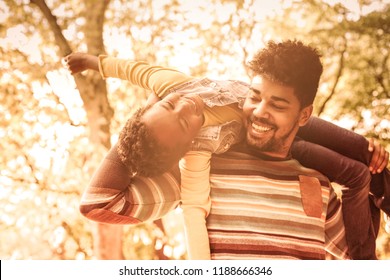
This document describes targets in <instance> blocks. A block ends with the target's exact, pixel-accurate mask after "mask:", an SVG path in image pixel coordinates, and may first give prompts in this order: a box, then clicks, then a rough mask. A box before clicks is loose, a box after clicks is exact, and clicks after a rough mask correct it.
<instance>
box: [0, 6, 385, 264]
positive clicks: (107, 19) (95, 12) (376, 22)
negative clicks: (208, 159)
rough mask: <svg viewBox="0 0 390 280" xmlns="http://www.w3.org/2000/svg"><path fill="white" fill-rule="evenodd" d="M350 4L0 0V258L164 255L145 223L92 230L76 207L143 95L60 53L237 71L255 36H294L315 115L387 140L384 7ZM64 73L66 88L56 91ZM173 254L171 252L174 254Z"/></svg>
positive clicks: (156, 232) (158, 235)
mask: <svg viewBox="0 0 390 280" xmlns="http://www.w3.org/2000/svg"><path fill="white" fill-rule="evenodd" d="M359 3H360V10H358V11H353V10H352V9H351V8H350V7H349V6H348V5H347V6H346V5H342V4H337V5H330V4H327V2H325V1H317V0H310V1H282V2H281V3H279V4H277V3H276V2H275V1H268V2H267V1H263V0H261V1H256V0H240V1H233V0H225V1H217V0H210V1H206V2H202V1H195V2H194V1H176V0H170V1H152V0H134V1H125V0H111V1H108V0H103V1H93V0H68V1H58V0H52V1H45V0H31V1H27V0H14V1H11V0H5V1H3V2H1V3H0V11H5V12H6V13H5V15H4V19H3V20H2V19H1V18H2V17H0V26H1V29H0V32H1V35H2V36H1V38H4V39H0V52H1V57H0V65H1V67H0V74H1V75H0V89H1V91H0V100H1V103H0V135H1V136H2V140H3V141H2V142H1V143H0V145H1V146H0V147H1V148H2V151H5V152H3V155H2V157H1V158H0V170H1V173H0V183H1V185H3V186H4V188H3V190H0V203H1V205H4V207H2V209H4V213H2V215H1V217H0V219H1V221H2V223H0V237H1V239H2V240H6V239H7V238H10V237H9V236H12V237H11V238H10V239H9V240H11V241H10V242H7V243H2V244H1V245H0V246H1V247H0V252H7V253H8V254H6V253H3V254H5V258H10V257H13V258H28V257H32V258H47V259H49V258H58V259H73V258H94V257H96V258H110V259H121V258H166V256H164V254H163V252H162V251H163V249H162V247H163V246H161V244H166V245H167V247H169V246H170V247H175V248H178V247H180V246H182V245H179V243H180V242H179V241H177V240H179V239H180V238H177V240H174V238H171V236H169V234H168V235H166V234H164V232H163V231H162V229H164V226H163V225H162V224H161V223H159V222H158V223H157V224H144V225H140V226H136V227H134V226H130V227H124V228H123V227H117V226H107V225H96V228H95V226H93V225H94V224H91V223H87V222H86V221H85V219H83V218H82V217H80V215H79V213H78V211H77V208H78V201H79V197H80V195H81V193H82V189H83V188H84V187H85V186H86V185H87V184H88V181H89V179H90V177H91V176H92V173H93V171H94V170H95V169H96V168H97V165H98V163H99V162H100V161H101V159H102V157H103V156H104V155H105V153H106V151H107V149H109V148H110V147H111V139H115V137H116V135H117V133H118V132H119V130H120V128H121V127H122V125H123V122H124V120H126V119H127V118H128V116H129V115H130V114H131V113H132V112H133V110H134V109H135V108H137V107H138V106H139V105H142V104H143V103H144V101H145V99H146V96H147V94H148V92H146V91H144V90H140V89H138V88H135V87H131V86H129V84H127V83H125V82H119V81H116V80H110V79H108V80H102V79H101V77H100V75H98V74H96V73H92V71H90V72H86V73H83V74H79V75H76V76H74V77H70V76H69V75H67V74H66V71H65V70H64V69H63V68H62V65H61V62H60V60H61V58H62V57H64V56H65V55H67V54H69V53H70V52H72V51H83V52H89V53H92V54H102V53H107V54H112V55H116V56H120V57H126V58H132V59H137V60H147V61H149V62H151V63H157V64H162V65H170V66H172V67H176V68H180V69H181V70H182V71H185V72H187V73H189V74H192V75H199V76H200V75H205V74H208V75H210V76H213V77H217V78H222V79H224V78H234V79H243V80H247V81H248V80H249V77H248V74H249V73H248V72H247V69H246V67H245V62H246V61H247V60H248V58H250V57H251V55H252V54H253V53H254V52H255V51H256V50H258V49H259V48H261V47H262V46H263V44H264V43H265V41H267V40H269V39H274V40H279V39H287V38H297V39H302V40H304V41H306V42H310V43H311V44H313V45H315V46H316V47H318V48H319V49H320V51H321V52H322V53H323V61H324V75H323V79H322V81H321V88H320V92H319V98H318V101H317V103H316V104H315V105H316V106H315V107H316V113H317V114H319V115H321V116H324V117H328V118H330V119H332V120H341V119H345V118H346V117H347V119H348V121H349V122H350V123H351V125H350V128H352V129H355V130H356V131H358V132H360V133H362V134H364V135H366V136H376V137H379V138H380V139H381V140H382V143H384V144H385V145H386V144H387V145H389V141H390V131H389V130H390V128H389V127H390V125H389V122H388V112H387V111H388V106H389V99H390V98H389V87H390V85H389V81H390V78H389V69H390V67H389V66H390V65H389V63H390V62H389V49H390V46H389V42H390V39H389V35H388V34H390V32H389V26H390V23H389V22H390V19H389V4H383V3H382V4H381V1H377V0H370V1H359ZM374 4H376V9H375V10H373V11H371V12H363V11H364V10H365V9H367V7H373V6H375V5H374ZM380 4H381V5H382V6H380ZM277 5H279V6H277ZM362 50H364V51H362ZM64 80H66V82H65V81H64ZM69 83H70V84H72V83H74V88H72V89H69V88H68V87H67V90H68V91H70V92H67V93H63V88H64V87H65V85H66V86H68V84H69ZM69 97H71V98H69ZM114 112H115V114H114ZM345 116H346V117H345ZM367 116H370V117H369V118H368V117H367ZM26 209H28V211H26ZM169 227H171V228H172V227H173V228H175V226H168V227H167V228H166V229H167V230H168V231H169ZM176 231H179V229H176ZM123 233H124V234H123ZM27 236H29V238H27ZM141 237H142V238H141ZM26 239H28V240H29V241H28V243H27V244H28V245H26V246H23V248H19V247H20V246H18V243H19V241H20V240H26ZM383 240H385V241H386V240H387V239H386V238H384V239H383ZM92 242H93V243H94V244H95V246H92V244H91V243H92ZM113 242H115V243H113ZM384 243H385V242H384ZM145 244H147V245H145ZM34 246H35V247H34ZM156 246H157V253H156ZM92 247H94V248H95V249H96V251H95V252H92V251H91V250H92V249H91V248H92ZM15 248H17V249H15ZM34 248H35V249H34ZM184 257H185V250H182V249H180V250H179V253H178V255H177V256H176V257H175V258H184Z"/></svg>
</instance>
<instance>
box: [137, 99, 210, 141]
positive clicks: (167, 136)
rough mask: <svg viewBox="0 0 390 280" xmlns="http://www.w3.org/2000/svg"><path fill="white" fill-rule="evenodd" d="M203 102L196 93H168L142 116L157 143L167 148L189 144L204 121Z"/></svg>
mask: <svg viewBox="0 0 390 280" xmlns="http://www.w3.org/2000/svg"><path fill="white" fill-rule="evenodd" d="M203 110H204V103H203V101H202V99H201V98H200V97H199V96H197V95H192V94H188V95H184V96H181V95H180V94H170V95H168V96H167V97H166V98H164V99H162V100H160V101H158V102H157V103H155V104H154V105H153V106H152V107H151V108H150V109H149V110H148V111H146V112H145V114H144V115H143V116H142V119H143V122H144V123H145V124H146V125H147V126H148V128H149V129H150V131H151V133H152V135H154V137H156V139H157V141H158V143H160V144H161V145H163V146H165V147H167V148H176V147H182V146H183V145H189V144H190V143H191V141H192V140H193V139H194V137H195V136H196V135H197V134H198V132H199V130H200V128H201V127H202V125H203V122H204V116H203Z"/></svg>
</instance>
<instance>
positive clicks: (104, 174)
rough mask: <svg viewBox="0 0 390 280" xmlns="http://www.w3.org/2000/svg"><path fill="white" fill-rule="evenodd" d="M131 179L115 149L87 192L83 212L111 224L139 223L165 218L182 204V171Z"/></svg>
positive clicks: (109, 153) (81, 203)
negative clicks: (180, 172)
mask: <svg viewBox="0 0 390 280" xmlns="http://www.w3.org/2000/svg"><path fill="white" fill-rule="evenodd" d="M176 169H177V170H172V171H171V172H167V173H164V174H162V175H159V176H156V177H151V178H146V177H140V176H138V177H131V176H130V175H129V173H128V171H127V169H126V167H125V166H124V165H123V163H122V162H121V160H120V159H119V157H118V154H117V149H116V146H113V147H112V148H111V150H110V151H109V152H108V154H107V155H106V157H105V158H104V159H103V161H102V162H101V164H100V166H99V168H98V169H97V170H96V171H95V174H94V176H93V177H92V179H91V181H90V183H89V185H88V186H87V187H86V189H85V190H84V193H83V196H82V198H81V202H80V212H81V213H82V214H83V215H84V216H85V217H87V218H88V219H90V220H93V221H96V222H100V223H108V224H138V223H143V222H146V221H154V220H157V219H160V218H162V217H163V216H164V215H166V214H167V213H168V212H170V211H171V210H173V209H175V208H176V207H177V206H178V205H179V203H180V186H179V182H180V177H179V176H180V175H179V170H178V168H176Z"/></svg>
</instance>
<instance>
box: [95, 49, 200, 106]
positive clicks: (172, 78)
mask: <svg viewBox="0 0 390 280" xmlns="http://www.w3.org/2000/svg"><path fill="white" fill-rule="evenodd" d="M99 72H100V74H101V76H102V78H103V79H105V78H108V77H111V78H119V79H122V80H127V81H129V82H130V83H132V84H133V85H136V86H139V87H141V88H144V89H147V90H150V91H153V92H154V93H156V94H157V96H158V97H160V98H164V97H165V96H166V95H167V94H169V89H170V88H172V87H174V86H177V85H180V84H182V83H185V82H188V81H191V80H193V77H191V76H189V75H186V74H184V73H182V72H180V71H177V70H175V69H172V68H165V67H162V66H154V65H150V64H148V63H146V62H143V61H131V60H125V59H119V58H114V57H109V56H106V55H100V56H99Z"/></svg>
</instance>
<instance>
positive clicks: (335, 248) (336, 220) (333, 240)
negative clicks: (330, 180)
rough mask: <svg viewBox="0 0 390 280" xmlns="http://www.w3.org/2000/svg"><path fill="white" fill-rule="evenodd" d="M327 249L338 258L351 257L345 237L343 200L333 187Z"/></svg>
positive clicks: (328, 215) (326, 228) (327, 222)
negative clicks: (341, 200)
mask: <svg viewBox="0 0 390 280" xmlns="http://www.w3.org/2000/svg"><path fill="white" fill-rule="evenodd" d="M325 249H326V251H327V252H328V253H329V254H331V255H332V256H334V257H335V258H336V259H340V260H343V259H350V257H349V255H348V246H347V241H346V237H345V227H344V221H343V214H342V209H341V202H340V200H339V198H338V197H337V195H336V193H335V192H334V190H333V188H332V187H331V188H330V194H329V201H328V208H327V216H326V221H325Z"/></svg>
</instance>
